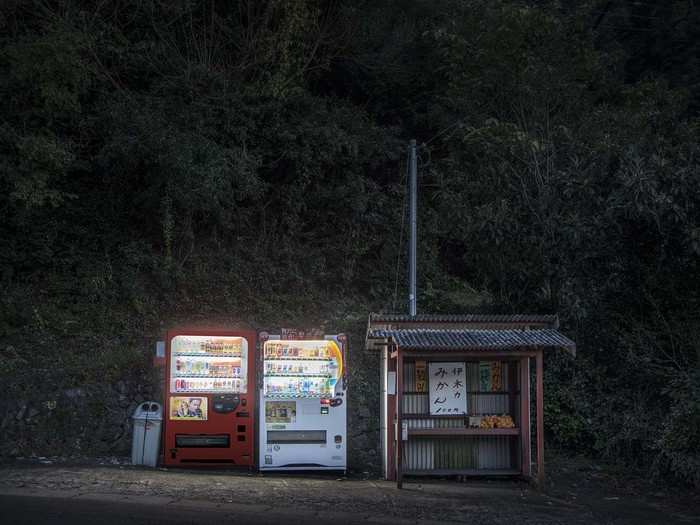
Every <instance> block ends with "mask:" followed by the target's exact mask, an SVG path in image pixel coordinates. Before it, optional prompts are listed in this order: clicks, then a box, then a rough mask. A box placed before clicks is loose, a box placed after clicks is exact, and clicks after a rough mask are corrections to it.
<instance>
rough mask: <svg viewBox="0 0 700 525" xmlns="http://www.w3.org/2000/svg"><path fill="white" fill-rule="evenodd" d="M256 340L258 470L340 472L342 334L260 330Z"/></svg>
mask: <svg viewBox="0 0 700 525" xmlns="http://www.w3.org/2000/svg"><path fill="white" fill-rule="evenodd" d="M290 337H296V338H290ZM259 344H260V350H261V351H260V356H261V374H260V376H259V377H260V378H261V385H260V404H259V407H260V408H259V410H260V412H259V415H260V419H259V421H260V424H259V427H258V428H259V444H260V447H259V451H260V455H259V463H258V465H259V468H260V470H261V471H266V470H342V471H345V470H346V468H347V430H346V422H347V390H346V370H347V369H346V359H345V357H346V351H347V339H346V337H345V335H343V334H339V335H326V336H323V337H318V338H315V339H303V338H299V332H296V331H293V332H292V333H289V332H288V333H287V334H285V333H283V334H282V335H281V336H278V335H269V334H268V333H266V332H261V333H260V335H259Z"/></svg>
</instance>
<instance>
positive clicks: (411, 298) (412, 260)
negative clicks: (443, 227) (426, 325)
mask: <svg viewBox="0 0 700 525" xmlns="http://www.w3.org/2000/svg"><path fill="white" fill-rule="evenodd" d="M417 171H418V168H417V166H416V141H415V139H413V140H411V142H410V143H409V191H410V193H411V201H410V212H409V213H410V220H411V240H410V242H409V245H408V313H409V315H410V316H411V317H415V315H416V237H417V235H418V234H417V231H416V224H417V218H416V214H417V209H418V182H417V179H418V174H417Z"/></svg>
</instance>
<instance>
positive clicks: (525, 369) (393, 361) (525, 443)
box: [388, 344, 544, 488]
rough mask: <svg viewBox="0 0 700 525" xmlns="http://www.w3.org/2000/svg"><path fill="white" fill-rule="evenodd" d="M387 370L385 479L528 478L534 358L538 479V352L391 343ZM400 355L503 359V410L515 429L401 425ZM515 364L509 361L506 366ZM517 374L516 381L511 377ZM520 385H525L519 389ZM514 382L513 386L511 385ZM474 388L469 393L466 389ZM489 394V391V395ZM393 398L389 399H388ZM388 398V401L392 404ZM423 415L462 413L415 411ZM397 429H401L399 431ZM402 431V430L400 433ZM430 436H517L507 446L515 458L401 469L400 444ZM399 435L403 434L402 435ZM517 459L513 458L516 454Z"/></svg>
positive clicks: (540, 475) (540, 471)
mask: <svg viewBox="0 0 700 525" xmlns="http://www.w3.org/2000/svg"><path fill="white" fill-rule="evenodd" d="M389 356H390V363H389V370H391V371H395V372H396V393H395V394H394V395H391V396H390V398H389V407H390V408H391V410H390V413H389V418H388V420H389V421H394V422H395V424H394V425H389V427H388V430H389V436H388V443H389V444H391V445H393V446H392V448H393V454H392V453H391V452H389V457H390V458H392V459H393V469H392V468H391V467H390V471H391V470H393V471H394V472H395V474H394V476H393V477H392V476H390V479H395V480H396V484H397V486H398V487H399V488H401V487H402V486H403V478H404V475H463V476H523V477H525V478H531V477H532V471H531V469H532V460H531V457H532V451H531V437H530V433H531V432H530V430H531V420H530V417H531V416H530V361H531V360H532V359H534V360H535V363H536V366H535V370H536V372H535V378H536V379H535V385H536V388H535V407H536V411H535V412H536V433H535V435H536V447H535V448H536V461H535V463H536V480H537V482H538V484H542V483H543V482H544V418H543V406H544V401H543V395H544V384H543V377H542V374H543V351H542V350H541V349H536V350H534V351H517V350H515V351H508V352H506V351H498V352H496V351H493V352H489V351H482V350H477V351H468V350H464V351H459V350H450V351H449V352H439V351H432V352H431V351H424V350H423V351H415V350H402V349H401V348H400V347H399V346H398V345H395V344H391V345H390V346H389ZM406 359H412V360H415V359H425V360H426V361H444V360H450V361H454V360H462V361H466V362H470V361H477V362H479V361H503V362H508V363H509V364H510V365H511V366H510V367H509V373H510V375H511V379H510V381H509V391H508V392H507V393H506V394H507V396H508V398H509V405H510V406H511V407H512V408H511V410H510V411H509V412H510V413H511V414H513V413H515V412H517V414H518V417H517V421H516V422H515V423H516V427H515V428H468V427H466V426H465V427H464V428H429V429H408V430H407V431H406V432H404V430H403V423H404V421H405V420H406V419H408V418H410V417H411V416H408V415H406V414H404V411H403V405H404V402H403V397H404V395H405V392H404V389H403V386H404V385H403V377H404V374H403V373H402V372H400V371H402V370H403V367H404V362H405V360H406ZM512 365H515V366H512ZM516 378H517V382H516V381H514V379H516ZM523 385H525V387H524V388H523ZM516 386H517V390H515V388H516ZM472 393H474V392H472ZM491 395H492V394H491ZM392 398H393V399H392ZM392 401H393V403H392ZM515 403H518V409H517V410H514V408H515V407H514V405H515ZM420 417H421V418H425V419H437V418H448V417H449V418H461V419H464V418H465V416H427V415H423V416H420ZM399 429H401V430H399ZM399 432H401V434H402V435H401V439H397V434H398V433H399ZM406 433H407V435H404V434H406ZM418 436H426V437H427V436H430V437H441V438H450V437H461V436H513V438H514V441H517V452H519V454H517V453H516V450H513V452H512V457H513V461H512V463H513V464H515V463H519V468H511V469H497V470H485V469H449V470H429V471H410V470H408V471H407V470H406V469H405V468H404V461H403V448H404V442H405V441H407V440H408V439H410V438H411V437H418ZM404 438H405V439H404ZM516 458H517V459H519V461H517V459H516Z"/></svg>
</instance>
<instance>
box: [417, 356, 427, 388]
mask: <svg viewBox="0 0 700 525" xmlns="http://www.w3.org/2000/svg"><path fill="white" fill-rule="evenodd" d="M427 387H428V383H427V381H426V377H425V361H416V392H425V391H426V390H427Z"/></svg>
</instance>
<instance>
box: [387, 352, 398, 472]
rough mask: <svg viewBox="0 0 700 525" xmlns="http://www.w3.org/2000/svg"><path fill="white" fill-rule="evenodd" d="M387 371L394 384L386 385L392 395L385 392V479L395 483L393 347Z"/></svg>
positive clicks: (394, 368) (394, 371)
mask: <svg viewBox="0 0 700 525" xmlns="http://www.w3.org/2000/svg"><path fill="white" fill-rule="evenodd" d="M387 357H388V359H389V366H388V371H389V372H393V373H394V382H393V384H392V385H388V390H393V392H394V393H393V394H389V393H388V392H387V397H388V402H387V417H386V420H387V433H388V435H387V440H386V444H387V448H388V449H389V452H388V453H387V463H388V465H387V479H388V480H390V481H396V398H397V396H396V356H394V355H393V345H390V346H389V355H388V356H387Z"/></svg>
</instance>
